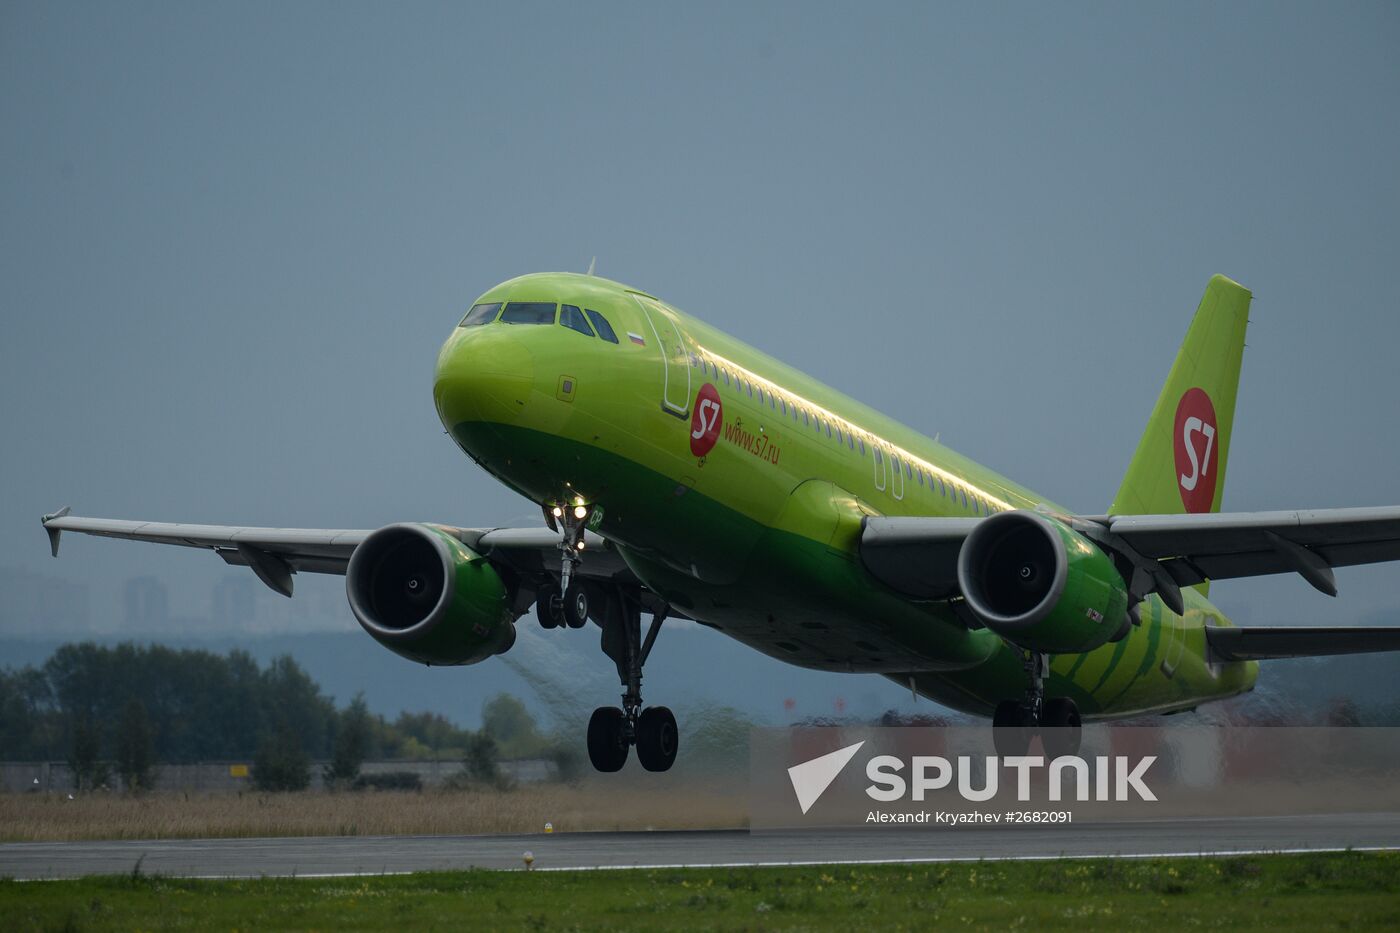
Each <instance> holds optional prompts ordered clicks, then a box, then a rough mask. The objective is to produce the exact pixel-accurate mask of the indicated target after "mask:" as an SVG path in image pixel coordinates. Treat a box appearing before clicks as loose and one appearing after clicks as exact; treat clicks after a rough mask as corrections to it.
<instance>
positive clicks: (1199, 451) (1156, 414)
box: [1109, 275, 1251, 515]
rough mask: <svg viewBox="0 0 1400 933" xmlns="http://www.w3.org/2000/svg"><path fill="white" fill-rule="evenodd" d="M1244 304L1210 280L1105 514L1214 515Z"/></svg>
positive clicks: (1236, 292) (1229, 287) (1245, 294)
mask: <svg viewBox="0 0 1400 933" xmlns="http://www.w3.org/2000/svg"><path fill="white" fill-rule="evenodd" d="M1250 297H1251V296H1250V293H1249V290H1248V289H1246V288H1245V287H1243V286H1242V285H1240V284H1239V283H1237V282H1232V281H1230V280H1229V279H1227V278H1225V277H1224V276H1223V275H1216V276H1212V277H1211V280H1210V283H1209V284H1208V285H1206V293H1205V296H1204V297H1202V298H1201V304H1200V307H1198V308H1197V309H1196V316H1195V317H1194V318H1192V320H1191V329H1190V330H1188V331H1187V332H1186V340H1185V342H1183V343H1182V345H1181V350H1180V351H1179V352H1178V353H1177V355H1176V362H1175V363H1173V364H1172V370H1171V373H1170V374H1169V375H1168V376H1167V384H1166V385H1165V386H1164V387H1163V388H1162V394H1161V395H1160V396H1158V398H1157V404H1156V406H1155V407H1154V408H1153V409H1152V417H1151V418H1150V419H1149V420H1148V422H1147V430H1146V431H1145V432H1144V433H1143V435H1142V440H1140V441H1138V446H1137V452H1136V453H1135V454H1133V459H1132V462H1131V463H1129V464H1128V472H1127V475H1126V476H1124V477H1123V485H1121V486H1120V487H1119V488H1118V494H1117V495H1116V496H1114V497H1113V505H1112V506H1111V507H1110V508H1109V512H1110V514H1113V515H1173V514H1182V513H1185V512H1218V511H1220V501H1221V497H1222V496H1223V495H1224V492H1225V465H1226V461H1227V460H1228V459H1229V455H1230V433H1231V429H1232V428H1233V427H1234V423H1235V394H1236V391H1237V390H1238V388H1239V384H1240V360H1241V358H1242V357H1243V355H1244V331H1245V325H1246V324H1247V323H1248V320H1249V301H1250Z"/></svg>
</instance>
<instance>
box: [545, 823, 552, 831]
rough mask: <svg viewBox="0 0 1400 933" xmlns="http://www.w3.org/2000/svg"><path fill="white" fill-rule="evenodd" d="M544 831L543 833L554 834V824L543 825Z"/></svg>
mask: <svg viewBox="0 0 1400 933" xmlns="http://www.w3.org/2000/svg"><path fill="white" fill-rule="evenodd" d="M544 831H545V833H552V832H554V824H553V823H545V824H544Z"/></svg>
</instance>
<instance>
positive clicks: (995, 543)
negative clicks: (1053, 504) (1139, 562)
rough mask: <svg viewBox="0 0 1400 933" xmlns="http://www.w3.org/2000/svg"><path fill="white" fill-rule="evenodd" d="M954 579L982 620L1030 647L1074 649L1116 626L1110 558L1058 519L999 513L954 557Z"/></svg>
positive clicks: (1122, 607)
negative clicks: (956, 563) (955, 559)
mask: <svg viewBox="0 0 1400 933" xmlns="http://www.w3.org/2000/svg"><path fill="white" fill-rule="evenodd" d="M958 584H959V585H960V586H961V587H962V592H963V596H964V597H965V598H966V599H967V605H968V608H970V609H971V610H972V611H973V613H975V614H976V616H977V618H979V619H980V620H982V624H984V625H986V626H987V628H989V629H991V630H992V631H993V632H996V633H997V634H998V635H1000V636H1002V637H1003V638H1005V639H1007V640H1008V641H1011V642H1013V643H1015V644H1017V645H1020V646H1021V647H1023V648H1029V649H1031V650H1032V651H1044V652H1047V653H1050V654H1078V653H1081V652H1084V651H1091V650H1093V649H1094V648H1097V647H1098V646H1099V645H1102V644H1103V643H1105V642H1106V641H1108V640H1109V639H1111V638H1112V637H1113V636H1114V635H1115V634H1116V633H1117V632H1118V631H1120V629H1121V628H1122V626H1123V620H1124V613H1125V612H1126V611H1127V608H1128V590H1127V586H1126V585H1125V584H1124V582H1123V577H1122V575H1121V574H1119V573H1118V570H1117V568H1115V567H1114V566H1113V561H1112V560H1111V559H1110V558H1109V556H1108V555H1107V554H1105V553H1104V552H1103V551H1101V550H1100V549H1099V548H1098V547H1097V546H1096V545H1095V544H1094V543H1093V542H1092V541H1090V540H1089V539H1088V538H1086V537H1084V536H1083V535H1081V534H1079V533H1078V532H1077V531H1075V530H1074V529H1072V528H1070V527H1069V526H1067V525H1065V524H1064V523H1063V522H1059V521H1056V520H1055V519H1053V518H1049V517H1048V516H1045V515H1041V514H1040V513H1038V512H1027V511H1015V512H1000V513H998V514H996V515H992V516H990V517H989V518H986V519H984V520H983V521H982V522H980V523H979V524H978V525H977V527H976V528H975V529H973V531H972V533H971V534H970V535H968V536H967V539H966V540H965V541H963V545H962V550H961V551H960V552H959V554H958Z"/></svg>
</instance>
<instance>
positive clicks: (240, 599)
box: [213, 572, 261, 631]
mask: <svg viewBox="0 0 1400 933" xmlns="http://www.w3.org/2000/svg"><path fill="white" fill-rule="evenodd" d="M255 586H261V584H260V583H258V581H257V580H256V579H255V578H254V577H253V575H252V574H251V573H247V572H243V573H240V574H238V575H237V576H234V575H228V576H225V577H223V578H222V579H220V580H219V582H218V583H215V584H214V592H213V601H214V602H213V610H214V611H213V616H214V628H215V629H216V630H229V629H234V630H238V631H243V630H245V629H247V628H248V627H249V626H250V625H251V624H252V621H253V618H254V617H255V616H256V615H257V610H256V606H255V594H254V587H255Z"/></svg>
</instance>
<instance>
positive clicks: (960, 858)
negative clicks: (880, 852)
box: [498, 846, 1400, 871]
mask: <svg viewBox="0 0 1400 933" xmlns="http://www.w3.org/2000/svg"><path fill="white" fill-rule="evenodd" d="M1396 851H1400V846H1338V847H1324V848H1318V849H1312V848H1302V849H1221V850H1220V851H1218V852H1217V851H1209V852H1207V851H1202V852H1122V853H1117V854H1106V853H1101V854H1098V855H1086V854H1082V853H1081V854H1075V855H987V856H981V855H950V856H942V857H940V856H936V855H933V856H927V857H925V856H919V857H915V858H864V859H836V860H831V859H826V860H813V861H801V862H709V863H702V862H696V863H682V862H677V863H675V864H673V865H588V866H574V867H569V866H565V865H560V866H554V867H543V868H533V869H531V871H619V870H628V871H636V870H639V869H662V868H666V869H671V868H814V867H816V866H819V865H923V864H949V863H953V862H1054V861H1083V860H1085V859H1097V858H1107V859H1115V858H1123V859H1147V858H1231V857H1234V856H1240V855H1303V854H1307V853H1331V852H1396ZM498 870H499V871H506V870H507V869H498Z"/></svg>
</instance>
